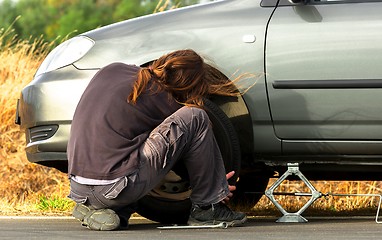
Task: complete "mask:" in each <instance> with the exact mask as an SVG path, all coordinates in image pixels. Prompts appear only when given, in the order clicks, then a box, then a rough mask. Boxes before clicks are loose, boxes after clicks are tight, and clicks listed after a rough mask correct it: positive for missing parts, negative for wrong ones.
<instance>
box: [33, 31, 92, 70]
mask: <svg viewBox="0 0 382 240" xmlns="http://www.w3.org/2000/svg"><path fill="white" fill-rule="evenodd" d="M93 46H94V41H93V40H92V39H90V38H88V37H84V36H78V37H74V38H71V39H69V40H67V41H65V42H63V43H61V44H60V45H58V46H57V47H56V48H55V49H53V50H52V51H51V52H50V53H49V54H48V56H47V57H46V58H45V60H44V61H43V62H42V64H41V66H40V67H39V69H38V70H37V72H36V76H37V75H39V74H42V73H46V72H50V71H53V70H56V69H59V68H62V67H65V66H68V65H70V64H72V63H74V62H76V61H78V60H79V59H80V58H82V57H83V56H84V55H85V54H86V53H87V52H88V51H89V50H90V49H91V48H92V47H93Z"/></svg>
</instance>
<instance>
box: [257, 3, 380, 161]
mask: <svg viewBox="0 0 382 240" xmlns="http://www.w3.org/2000/svg"><path fill="white" fill-rule="evenodd" d="M293 2H297V4H296V3H293ZM298 2H302V1H298V0H293V1H292V0H290V1H286V0H280V4H279V6H278V7H277V8H276V10H275V12H274V14H273V16H272V19H271V21H270V23H269V26H268V31H267V40H266V52H265V56H266V60H265V69H266V79H267V87H268V94H269V106H270V109H271V114H272V119H273V124H274V131H275V134H276V135H277V136H278V137H279V138H280V139H282V140H283V151H284V153H288V152H289V153H292V152H295V153H304V152H305V153H323V154H380V153H382V146H381V140H382V104H381V103H382V1H354V0H353V1H351V0H342V1H333V0H321V1H317V0H315V1H313V0H308V1H305V2H307V3H306V4H299V3H298ZM360 143H362V144H360Z"/></svg>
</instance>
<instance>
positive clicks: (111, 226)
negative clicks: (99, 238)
mask: <svg viewBox="0 0 382 240" xmlns="http://www.w3.org/2000/svg"><path fill="white" fill-rule="evenodd" d="M72 215H73V217H74V218H76V219H77V220H79V221H80V222H81V223H82V225H83V226H85V227H87V228H89V229H92V230H100V231H110V230H115V229H117V228H119V227H120V219H119V217H118V215H117V214H116V213H115V212H114V211H113V210H111V209H98V210H95V209H91V208H89V207H88V206H85V205H84V204H81V203H78V204H76V206H75V207H74V209H73V213H72Z"/></svg>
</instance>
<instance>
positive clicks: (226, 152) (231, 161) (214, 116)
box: [137, 100, 241, 223]
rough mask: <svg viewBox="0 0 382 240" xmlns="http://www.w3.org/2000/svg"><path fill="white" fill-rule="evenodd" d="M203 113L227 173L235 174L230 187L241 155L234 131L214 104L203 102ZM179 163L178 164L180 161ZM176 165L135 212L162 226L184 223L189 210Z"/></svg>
mask: <svg viewBox="0 0 382 240" xmlns="http://www.w3.org/2000/svg"><path fill="white" fill-rule="evenodd" d="M205 110H206V112H207V113H208V116H209V118H210V121H211V122H212V125H213V131H214V134H215V137H216V140H217V143H218V145H219V148H220V151H221V153H222V156H223V159H224V164H225V167H226V171H227V172H229V171H232V170H233V171H235V173H236V174H235V176H234V177H233V178H232V179H231V181H232V182H231V184H232V183H234V182H235V181H236V179H237V176H238V174H239V171H240V161H241V153H240V146H239V140H238V137H237V134H236V131H235V129H234V127H233V125H232V123H231V122H230V120H229V118H228V117H227V115H225V114H224V112H223V111H222V110H221V109H220V108H219V107H218V106H217V105H216V104H214V103H213V102H211V101H209V100H206V101H205ZM180 162H181V161H180ZM182 169H184V167H182V166H181V164H180V166H179V165H178V166H177V167H176V168H174V169H173V171H171V172H170V173H169V174H168V175H167V176H166V177H165V179H164V180H163V181H162V182H161V183H160V184H159V185H158V186H157V187H156V188H155V189H153V190H152V191H151V192H150V193H149V194H148V195H146V196H145V197H143V198H142V199H140V200H139V201H138V210H137V212H138V213H139V214H140V215H142V216H144V217H146V218H148V219H151V220H153V221H157V222H161V223H185V222H187V220H188V216H189V213H190V209H191V201H190V200H189V196H190V193H191V190H190V189H189V184H188V179H187V177H186V176H185V175H186V174H183V172H184V171H182Z"/></svg>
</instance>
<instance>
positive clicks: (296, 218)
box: [265, 163, 382, 223]
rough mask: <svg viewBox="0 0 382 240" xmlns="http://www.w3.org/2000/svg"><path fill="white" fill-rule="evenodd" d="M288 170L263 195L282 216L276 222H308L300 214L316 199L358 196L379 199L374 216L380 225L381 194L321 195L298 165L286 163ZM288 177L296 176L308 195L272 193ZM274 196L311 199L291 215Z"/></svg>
mask: <svg viewBox="0 0 382 240" xmlns="http://www.w3.org/2000/svg"><path fill="white" fill-rule="evenodd" d="M287 166H288V170H287V171H286V172H285V173H284V174H283V175H282V176H281V177H280V178H279V179H278V180H277V181H276V182H274V183H273V184H272V185H271V186H270V187H269V188H268V189H267V190H266V191H265V195H266V196H267V197H268V199H269V200H270V201H271V202H272V203H273V204H274V205H275V206H276V208H277V209H278V210H279V211H280V212H281V213H282V214H283V216H282V217H281V218H279V219H278V220H277V221H276V222H307V221H308V220H307V219H305V218H304V217H303V216H301V214H302V213H303V212H304V211H305V210H306V209H307V208H308V207H309V206H311V205H312V204H313V203H314V202H315V201H316V200H317V199H318V198H321V197H327V196H333V197H336V196H337V197H342V196H358V197H379V204H378V208H377V214H376V216H375V222H376V223H382V222H381V221H378V218H379V211H380V208H381V203H382V195H381V194H336V193H326V194H323V193H321V192H319V191H317V190H316V188H315V187H314V186H313V185H312V184H311V183H310V182H309V180H308V179H307V178H306V177H305V176H304V175H303V174H302V172H301V171H300V169H299V165H298V163H288V164H287ZM290 175H294V176H298V177H299V178H300V179H301V181H303V182H304V183H305V184H306V186H307V187H308V188H309V189H310V191H311V192H310V193H301V192H296V193H289V192H274V190H275V189H276V188H277V187H278V186H280V184H281V183H282V182H283V181H284V180H285V179H286V178H287V177H288V176H290ZM275 195H291V196H296V197H298V196H307V197H309V196H310V197H311V199H310V200H309V201H308V202H306V203H305V205H304V206H302V207H301V208H300V210H298V211H297V212H294V213H291V212H287V211H286V210H285V209H284V208H283V207H282V206H281V204H280V203H279V202H277V200H276V199H275Z"/></svg>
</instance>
